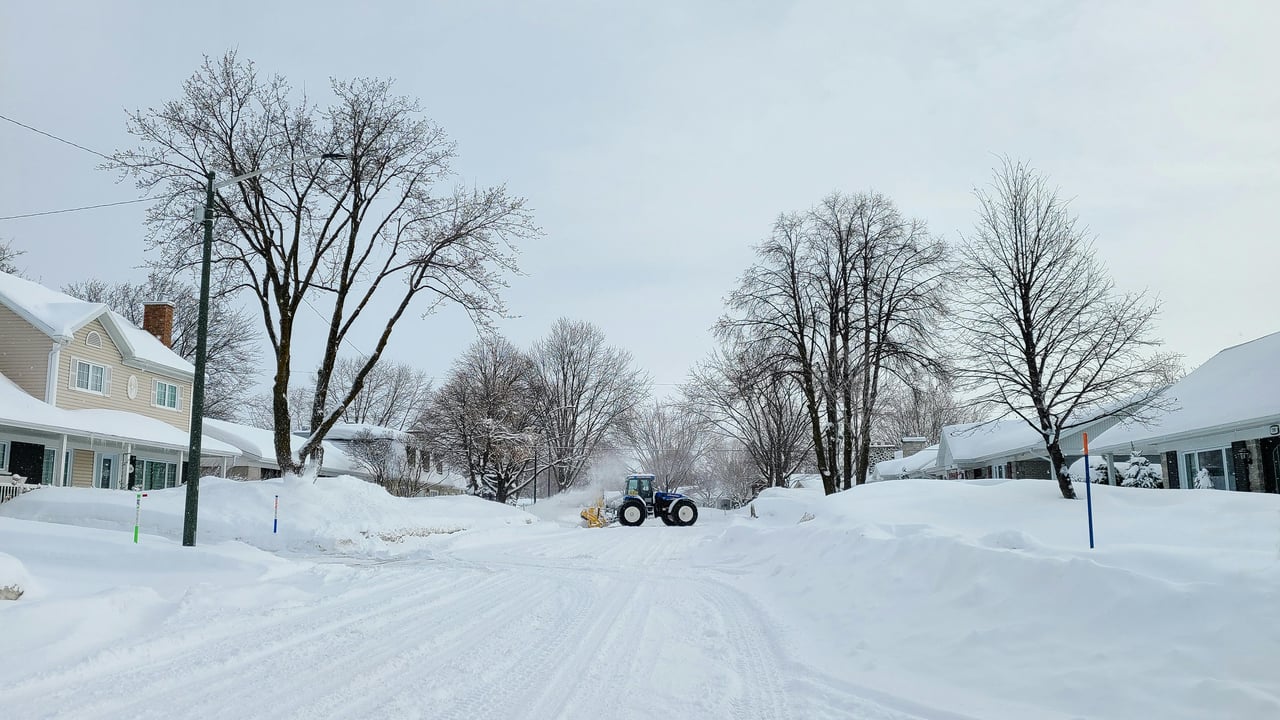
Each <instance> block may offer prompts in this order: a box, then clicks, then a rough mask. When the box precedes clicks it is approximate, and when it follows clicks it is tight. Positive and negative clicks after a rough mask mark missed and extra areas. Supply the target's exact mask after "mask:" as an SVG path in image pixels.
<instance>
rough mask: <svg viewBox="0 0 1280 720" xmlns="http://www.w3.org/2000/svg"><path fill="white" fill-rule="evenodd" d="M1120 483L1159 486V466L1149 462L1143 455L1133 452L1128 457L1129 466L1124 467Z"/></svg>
mask: <svg viewBox="0 0 1280 720" xmlns="http://www.w3.org/2000/svg"><path fill="white" fill-rule="evenodd" d="M1121 484H1122V485H1124V486H1125V487H1144V488H1155V487H1160V468H1159V467H1156V466H1154V465H1152V464H1151V461H1150V460H1148V459H1146V458H1145V457H1143V456H1141V455H1139V454H1137V453H1134V454H1133V455H1131V456H1130V457H1129V467H1127V468H1125V471H1124V479H1123V480H1122V481H1121Z"/></svg>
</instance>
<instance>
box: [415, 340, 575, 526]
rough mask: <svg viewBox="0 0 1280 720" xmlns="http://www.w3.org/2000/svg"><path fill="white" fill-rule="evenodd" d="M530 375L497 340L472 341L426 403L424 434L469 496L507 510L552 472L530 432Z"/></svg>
mask: <svg viewBox="0 0 1280 720" xmlns="http://www.w3.org/2000/svg"><path fill="white" fill-rule="evenodd" d="M533 382H534V369H533V365H532V363H531V362H530V361H529V359H528V357H526V356H525V355H524V354H523V353H521V352H520V350H519V349H517V348H516V347H515V346H514V345H512V344H511V342H510V341H508V340H507V339H506V338H503V337H497V336H495V337H489V338H483V339H481V340H478V341H476V342H475V343H474V344H473V345H472V346H471V347H470V348H469V349H468V350H467V352H466V353H464V354H463V356H462V357H461V358H459V359H458V360H457V362H455V363H454V366H453V369H452V371H451V372H450V373H449V377H448V379H447V380H446V381H445V383H444V384H443V385H442V386H441V387H440V389H439V390H437V391H436V392H435V393H434V395H433V398H432V403H431V407H430V409H429V410H428V412H427V415H426V422H425V423H424V427H423V430H424V431H425V433H424V434H426V435H427V437H428V438H429V442H430V444H431V449H432V451H433V452H434V453H439V455H440V456H441V457H443V458H444V459H445V461H447V462H448V463H449V464H450V465H451V466H452V467H455V468H458V469H460V470H463V471H464V472H465V473H466V475H467V490H468V492H470V493H472V494H474V495H481V496H483V497H488V498H491V499H493V500H497V501H498V502H503V503H505V502H507V501H508V500H510V499H514V497H515V496H516V495H517V494H518V493H519V492H520V491H522V490H523V489H524V488H525V487H527V486H528V485H529V484H530V483H531V482H533V480H534V478H535V477H537V476H538V473H539V472H541V471H544V470H546V469H547V467H549V466H550V465H552V464H554V462H555V461H554V459H548V458H547V456H546V455H545V453H543V454H541V457H540V456H539V455H540V453H539V450H540V448H541V447H542V444H543V442H544V441H543V439H542V437H541V435H540V434H539V433H538V431H537V428H536V421H537V414H536V404H535V402H534V394H533V387H532V385H533Z"/></svg>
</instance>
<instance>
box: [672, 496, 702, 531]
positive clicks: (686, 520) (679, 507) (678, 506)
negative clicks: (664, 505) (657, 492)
mask: <svg viewBox="0 0 1280 720" xmlns="http://www.w3.org/2000/svg"><path fill="white" fill-rule="evenodd" d="M667 512H668V513H669V514H670V515H671V516H672V517H673V518H674V519H675V524H676V525H692V524H694V523H696V522H698V506H697V505H694V504H693V503H692V502H690V501H689V500H677V501H675V502H674V503H672V505H671V507H670V508H668V509H667Z"/></svg>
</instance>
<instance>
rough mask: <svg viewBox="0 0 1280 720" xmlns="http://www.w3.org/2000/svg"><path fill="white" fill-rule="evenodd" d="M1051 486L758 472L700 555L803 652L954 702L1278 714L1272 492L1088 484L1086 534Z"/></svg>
mask: <svg viewBox="0 0 1280 720" xmlns="http://www.w3.org/2000/svg"><path fill="white" fill-rule="evenodd" d="M1077 492H1078V493H1079V494H1080V495H1081V496H1083V495H1084V488H1082V487H1081V488H1078V489H1077ZM1057 495H1058V494H1057V489H1056V487H1054V486H1053V485H1052V484H1049V483H1047V482H1045V481H1035V480H1011V481H1005V482H996V483H990V482H988V483H984V484H982V485H979V484H972V483H961V482H954V481H951V482H948V481H931V480H900V481H897V482H893V483H876V484H873V485H866V486H862V487H858V488H855V489H854V490H853V491H850V492H845V493H840V494H837V495H835V496H832V497H830V498H824V497H821V496H814V495H812V494H804V493H797V492H794V491H791V492H788V491H786V490H770V491H767V492H766V493H764V494H763V495H762V496H761V498H760V499H759V500H757V501H756V503H755V504H756V507H757V514H758V516H759V519H756V520H752V519H749V518H748V517H747V516H746V515H745V514H744V515H739V517H738V518H737V519H736V520H735V522H734V524H733V525H731V526H730V527H729V528H727V529H726V531H725V534H724V536H723V537H722V538H721V541H720V542H716V543H714V544H707V545H704V546H703V547H702V549H701V552H700V556H699V557H698V558H697V564H698V565H699V566H702V567H704V568H705V570H706V571H709V572H714V571H721V572H724V573H726V575H727V579H728V581H729V582H732V583H733V584H735V585H737V586H738V587H740V589H742V590H744V591H745V592H747V593H748V594H750V595H751V596H753V597H755V598H757V600H758V601H759V602H761V603H762V604H763V605H764V606H766V607H770V608H774V609H776V610H777V611H778V612H779V613H780V614H782V615H784V616H785V617H783V618H780V621H781V622H782V623H783V624H785V625H787V626H790V627H792V628H794V629H795V630H796V637H795V639H794V640H793V643H794V644H795V645H796V646H797V647H801V648H804V651H805V652H804V654H805V655H806V656H807V657H808V658H809V659H810V660H816V661H817V662H819V663H820V664H821V665H822V666H824V667H830V668H841V669H842V677H843V678H845V679H847V680H848V681H850V682H852V683H854V684H856V685H858V686H861V687H864V688H875V689H876V690H877V691H882V692H887V693H891V694H894V695H896V696H899V697H910V698H913V699H915V700H917V701H919V702H921V703H924V704H926V705H929V706H932V707H935V708H947V709H948V710H950V711H952V712H956V713H959V714H962V715H964V716H969V717H982V718H997V717H999V718H1005V717H1008V718H1015V717H1017V718H1023V717H1035V718H1074V717H1088V718H1136V717H1157V716H1158V717H1163V718H1187V719H1190V718H1261V717H1280V676H1277V675H1276V674H1275V672H1274V661H1275V659H1276V658H1277V657H1280V655H1277V652H1278V651H1277V648H1280V626H1278V625H1277V624H1276V623H1275V622H1274V621H1273V618H1272V615H1273V613H1274V609H1275V600H1276V598H1277V597H1280V555H1278V552H1277V551H1278V547H1280V545H1278V543H1280V497H1278V496H1271V495H1261V494H1250V493H1227V492H1194V491H1158V490H1147V489H1137V488H1121V487H1108V486H1102V487H1096V488H1094V490H1093V500H1094V517H1095V527H1096V536H1097V541H1098V548H1097V549H1096V550H1092V551H1091V550H1089V547H1088V531H1087V526H1086V516H1085V504H1084V502H1081V501H1077V502H1070V501H1066V500H1063V499H1061V498H1060V497H1059V496H1057ZM806 512H807V513H811V514H812V515H813V516H814V519H813V520H812V521H811V522H803V523H801V522H800V520H801V519H802V518H803V513H806Z"/></svg>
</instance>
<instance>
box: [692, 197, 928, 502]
mask: <svg viewBox="0 0 1280 720" xmlns="http://www.w3.org/2000/svg"><path fill="white" fill-rule="evenodd" d="M757 258H758V259H757V263H756V265H755V266H754V267H752V268H751V269H749V270H748V271H747V273H746V274H745V275H744V276H743V278H742V280H741V281H740V283H739V288H738V289H737V290H736V291H735V292H734V293H733V294H732V295H731V296H730V298H729V303H728V304H729V316H728V317H727V318H725V319H724V320H722V321H721V322H720V324H719V325H718V326H717V330H718V331H719V333H720V335H721V336H722V337H724V338H727V339H732V340H735V341H738V342H744V343H757V344H763V345H765V346H766V347H768V348H769V351H770V353H771V356H770V357H769V358H768V364H769V365H770V366H772V367H773V368H774V369H775V370H776V371H778V372H783V373H786V374H788V375H789V376H790V377H791V378H792V379H793V380H794V381H795V382H796V384H797V386H798V387H799V389H800V391H801V393H802V395H803V396H804V401H805V405H806V409H807V411H808V415H809V424H810V434H811V435H812V437H813V452H814V456H815V460H816V463H817V468H818V472H819V474H820V475H821V476H822V478H823V487H824V489H825V490H826V492H827V493H833V492H835V491H836V490H837V489H840V488H841V487H843V488H848V487H849V486H850V485H851V484H852V483H854V482H859V483H861V482H864V481H865V478H866V472H867V467H868V465H869V459H870V452H871V435H870V428H871V418H872V417H873V415H874V413H875V410H876V405H877V402H878V401H879V392H880V386H881V383H882V381H883V379H884V378H885V377H886V376H888V375H891V374H903V375H909V374H911V373H913V372H914V371H915V370H917V369H919V368H930V367H933V366H935V365H936V364H937V360H936V357H937V352H936V350H934V349H933V348H932V346H931V343H930V342H929V339H930V337H931V330H932V328H933V327H934V325H935V324H936V322H937V320H938V318H939V315H940V314H941V312H942V311H943V310H944V307H943V303H942V291H941V280H942V277H943V270H944V267H945V265H944V264H945V261H946V248H945V246H943V245H942V244H941V243H940V242H938V241H936V240H935V239H933V238H931V237H930V236H929V234H928V232H927V230H926V228H925V225H924V223H923V222H921V221H919V220H908V219H905V218H903V217H902V216H901V214H900V213H899V212H898V210H897V208H896V207H895V206H894V204H893V203H892V202H891V201H890V200H888V199H887V198H885V197H884V196H882V195H879V194H876V193H869V194H859V195H853V196H848V195H842V194H839V193H836V194H833V195H830V196H828V197H827V198H826V199H824V200H823V201H822V202H821V203H820V204H819V205H817V206H816V207H814V208H813V209H811V210H809V211H808V212H806V213H799V214H791V215H783V216H781V217H780V218H779V219H778V221H777V222H776V223H775V225H774V230H773V236H772V237H771V238H770V239H769V240H768V241H766V242H765V243H764V244H762V245H761V246H760V247H759V248H757Z"/></svg>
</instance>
